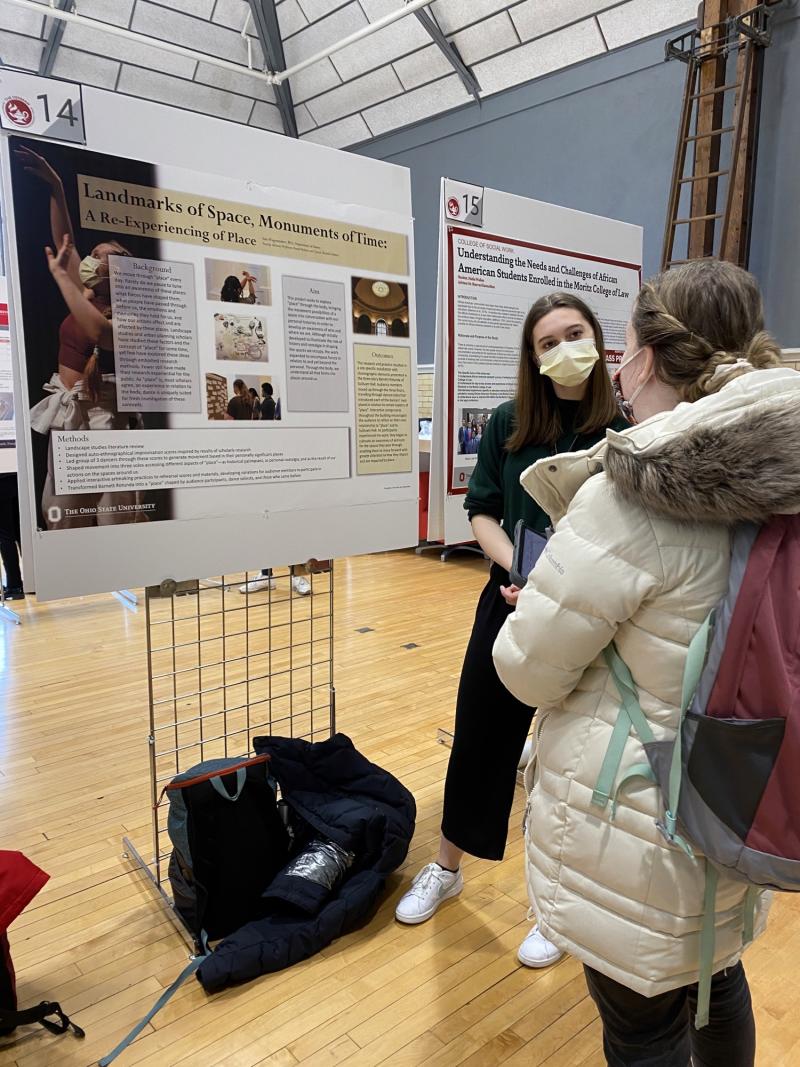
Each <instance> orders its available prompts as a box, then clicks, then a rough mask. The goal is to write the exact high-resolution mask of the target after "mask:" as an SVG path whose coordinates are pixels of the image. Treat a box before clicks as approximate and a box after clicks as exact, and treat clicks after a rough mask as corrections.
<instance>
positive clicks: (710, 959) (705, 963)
mask: <svg viewBox="0 0 800 1067" xmlns="http://www.w3.org/2000/svg"><path fill="white" fill-rule="evenodd" d="M718 881H719V875H718V874H717V871H716V869H715V868H714V867H712V866H711V864H710V863H709V862H708V860H706V891H705V898H704V900H703V922H702V925H701V927H700V976H699V978H698V981H697V1011H696V1012H695V1019H694V1025H695V1029H696V1030H702V1028H703V1027H704V1026H708V1011H709V1007H710V1005H711V978H712V976H713V973H714V944H715V941H716V933H717V931H716V925H717V883H718Z"/></svg>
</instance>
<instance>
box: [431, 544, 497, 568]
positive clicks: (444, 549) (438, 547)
mask: <svg viewBox="0 0 800 1067" xmlns="http://www.w3.org/2000/svg"><path fill="white" fill-rule="evenodd" d="M415 551H416V553H417V555H418V556H421V555H422V554H423V552H439V553H440V555H439V559H440V560H441V561H442V563H447V561H448V559H450V557H451V556H452V554H453V553H454V552H471V553H472V554H473V555H475V556H479V557H480V558H481V559H488V558H489V557H488V556H487V555H486V553H485V552H484V551H483V549H482V548H481V547H480V545H476V544H470V542H469V541H465V542H464V543H463V544H457V545H443V544H442V543H441V541H426V542H425V544H424V545H417V547H416V549H415Z"/></svg>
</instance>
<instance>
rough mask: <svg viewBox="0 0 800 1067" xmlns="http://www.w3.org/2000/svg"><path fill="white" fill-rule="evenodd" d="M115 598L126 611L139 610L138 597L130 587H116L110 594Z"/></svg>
mask: <svg viewBox="0 0 800 1067" xmlns="http://www.w3.org/2000/svg"><path fill="white" fill-rule="evenodd" d="M111 595H112V596H113V597H114V599H115V600H118V601H119V602H120V604H122V606H123V607H125V608H127V609H128V611H134V612H135V611H138V610H139V598H138V597H137V595H136V593H132V592H131V590H130V589H117V590H115V591H114V592H113V593H112V594H111Z"/></svg>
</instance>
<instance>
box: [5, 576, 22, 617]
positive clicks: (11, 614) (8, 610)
mask: <svg viewBox="0 0 800 1067" xmlns="http://www.w3.org/2000/svg"><path fill="white" fill-rule="evenodd" d="M4 585H5V582H0V618H2V619H5V620H6V621H7V622H13V623H14V625H15V626H21V625H22V619H21V618H20V617H19V615H17V613H16V611H12V610H11V608H7V607H6V594H5V591H4V588H3V586H4Z"/></svg>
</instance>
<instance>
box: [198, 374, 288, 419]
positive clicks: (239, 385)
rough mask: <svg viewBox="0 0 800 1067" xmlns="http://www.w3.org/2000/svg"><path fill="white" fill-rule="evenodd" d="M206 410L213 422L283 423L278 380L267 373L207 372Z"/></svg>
mask: <svg viewBox="0 0 800 1067" xmlns="http://www.w3.org/2000/svg"><path fill="white" fill-rule="evenodd" d="M206 410H207V413H208V417H209V419H210V420H211V421H212V422H280V420H281V397H280V390H279V388H278V383H277V380H276V378H275V377H274V376H272V375H265V374H260V375H255V374H242V375H241V376H228V377H226V376H225V375H224V374H210V373H207V374H206Z"/></svg>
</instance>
